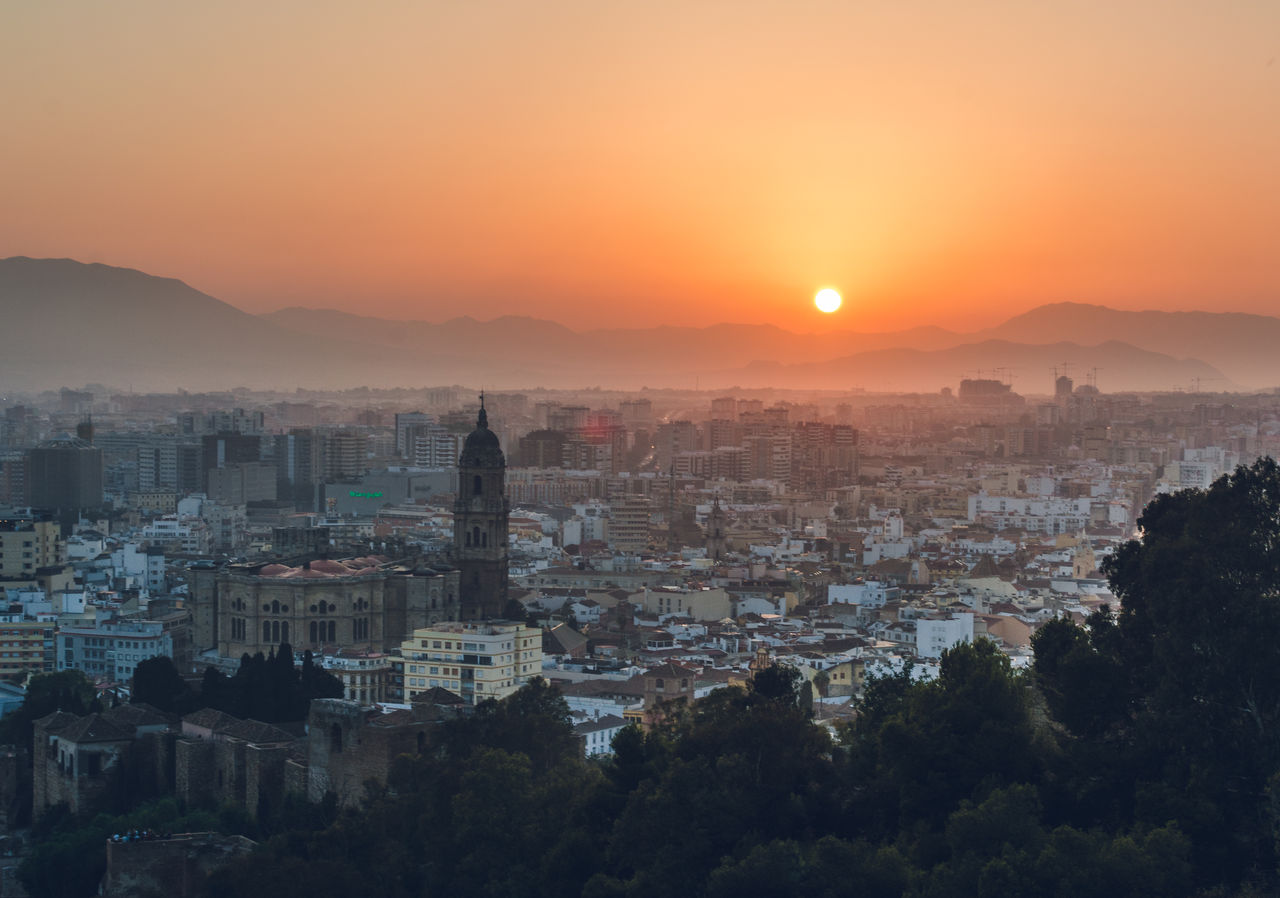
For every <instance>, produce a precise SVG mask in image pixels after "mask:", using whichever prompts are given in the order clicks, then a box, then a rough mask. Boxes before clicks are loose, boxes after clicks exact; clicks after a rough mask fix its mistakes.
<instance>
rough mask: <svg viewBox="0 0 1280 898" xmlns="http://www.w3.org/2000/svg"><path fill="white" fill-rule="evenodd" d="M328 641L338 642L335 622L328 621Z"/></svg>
mask: <svg viewBox="0 0 1280 898" xmlns="http://www.w3.org/2000/svg"><path fill="white" fill-rule="evenodd" d="M329 641H330V642H337V641H338V624H337V621H329Z"/></svg>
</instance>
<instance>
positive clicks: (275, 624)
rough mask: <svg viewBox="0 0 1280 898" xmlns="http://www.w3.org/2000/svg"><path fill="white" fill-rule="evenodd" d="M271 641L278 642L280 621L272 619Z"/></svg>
mask: <svg viewBox="0 0 1280 898" xmlns="http://www.w3.org/2000/svg"><path fill="white" fill-rule="evenodd" d="M271 641H272V642H273V643H278V642H279V641H280V621H278V620H273V621H272V622H271Z"/></svg>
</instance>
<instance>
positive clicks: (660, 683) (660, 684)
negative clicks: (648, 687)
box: [653, 677, 667, 692]
mask: <svg viewBox="0 0 1280 898" xmlns="http://www.w3.org/2000/svg"><path fill="white" fill-rule="evenodd" d="M653 688H654V689H656V690H658V691H659V692H662V691H663V690H665V689H666V688H667V686H666V681H665V680H664V679H662V677H658V679H656V680H654V683H653Z"/></svg>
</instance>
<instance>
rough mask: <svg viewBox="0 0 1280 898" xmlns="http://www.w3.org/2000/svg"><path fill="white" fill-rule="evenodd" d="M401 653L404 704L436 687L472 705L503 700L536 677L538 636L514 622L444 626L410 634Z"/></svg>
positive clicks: (539, 656) (539, 667) (539, 653)
mask: <svg viewBox="0 0 1280 898" xmlns="http://www.w3.org/2000/svg"><path fill="white" fill-rule="evenodd" d="M400 654H401V655H402V656H403V658H404V697H405V701H413V697H414V696H415V695H417V694H418V693H420V692H425V691H427V690H428V689H431V688H433V687H440V688H442V689H447V690H449V691H450V692H453V693H456V694H458V695H460V696H462V699H463V701H464V702H466V703H467V704H469V705H474V704H478V703H479V702H481V701H483V700H485V699H487V698H494V699H500V698H506V697H507V696H508V695H511V694H512V693H513V692H515V691H516V690H517V689H519V688H520V687H521V686H523V685H524V684H525V683H526V682H528V681H529V679H530V678H531V677H534V676H537V675H538V674H539V673H540V671H541V670H542V632H541V631H540V630H537V629H535V628H533V627H526V626H525V625H524V624H516V623H486V622H483V621H475V622H472V621H466V622H450V623H442V624H437V625H436V626H434V627H424V628H422V629H419V630H414V631H413V638H412V639H409V640H406V641H405V642H403V643H401V646H400Z"/></svg>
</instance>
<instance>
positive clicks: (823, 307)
mask: <svg viewBox="0 0 1280 898" xmlns="http://www.w3.org/2000/svg"><path fill="white" fill-rule="evenodd" d="M841 302H842V300H841V299H840V294H839V293H837V292H836V291H835V290H832V289H831V288H830V287H825V288H823V289H822V290H819V291H818V293H817V295H816V296H814V298H813V304H814V305H815V306H817V307H818V311H819V312H825V313H826V314H828V315H830V314H831V313H832V312H834V311H836V310H837V309H839V308H840V303H841Z"/></svg>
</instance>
